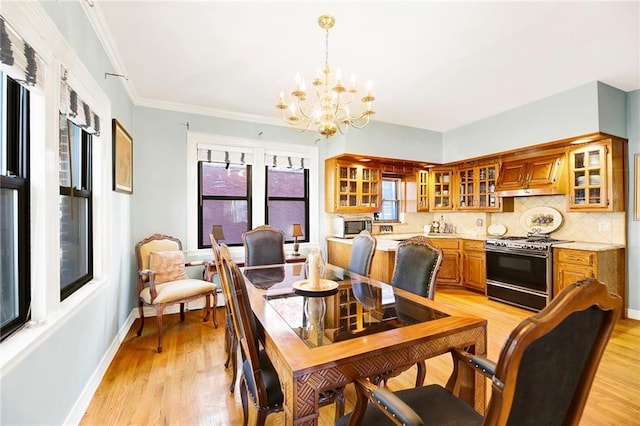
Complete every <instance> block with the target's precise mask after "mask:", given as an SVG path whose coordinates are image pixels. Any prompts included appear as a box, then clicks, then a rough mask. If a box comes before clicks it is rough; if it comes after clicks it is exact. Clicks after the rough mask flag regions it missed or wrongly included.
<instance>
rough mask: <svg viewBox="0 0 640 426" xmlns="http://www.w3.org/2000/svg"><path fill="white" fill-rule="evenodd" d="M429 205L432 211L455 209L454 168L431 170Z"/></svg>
mask: <svg viewBox="0 0 640 426" xmlns="http://www.w3.org/2000/svg"><path fill="white" fill-rule="evenodd" d="M429 175H430V176H429V177H430V179H429V205H430V210H431V211H439V210H453V209H454V205H453V200H454V193H453V191H454V184H453V179H454V176H455V175H454V169H453V168H447V169H436V168H433V169H431V170H430V171H429Z"/></svg>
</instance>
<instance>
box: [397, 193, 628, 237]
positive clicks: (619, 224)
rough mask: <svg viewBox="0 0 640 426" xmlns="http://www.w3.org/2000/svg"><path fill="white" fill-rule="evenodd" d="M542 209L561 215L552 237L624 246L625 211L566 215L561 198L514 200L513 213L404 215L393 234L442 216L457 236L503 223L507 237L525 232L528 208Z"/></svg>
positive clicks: (415, 228)
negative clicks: (523, 217)
mask: <svg viewBox="0 0 640 426" xmlns="http://www.w3.org/2000/svg"><path fill="white" fill-rule="evenodd" d="M543 206H546V207H553V208H554V209H556V210H558V211H559V212H560V213H561V215H562V219H563V220H562V225H561V226H560V227H559V228H558V229H557V230H555V231H554V232H553V233H552V237H553V238H556V239H562V240H572V241H586V242H602V243H611V244H626V221H625V213H624V212H616V213H580V212H567V211H566V209H567V203H566V198H565V196H564V195H551V196H537V197H515V200H514V211H513V212H512V213H467V212H464V213H462V212H444V213H440V212H437V213H405V214H404V221H403V223H402V224H398V225H395V226H394V232H395V233H413V232H422V229H423V226H424V225H425V224H429V223H431V222H432V221H433V220H434V219H440V216H444V221H445V222H448V223H453V224H454V225H455V227H456V231H457V233H459V234H471V235H486V233H487V227H488V226H489V225H492V224H502V225H504V226H505V227H506V228H507V235H525V234H526V232H527V231H526V230H525V229H524V228H523V227H522V226H521V225H520V217H521V216H522V214H523V213H524V212H525V211H527V210H528V209H530V208H533V207H543ZM480 223H481V224H480Z"/></svg>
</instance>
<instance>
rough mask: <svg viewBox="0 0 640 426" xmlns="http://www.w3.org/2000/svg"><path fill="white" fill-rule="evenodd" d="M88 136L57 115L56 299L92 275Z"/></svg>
mask: <svg viewBox="0 0 640 426" xmlns="http://www.w3.org/2000/svg"><path fill="white" fill-rule="evenodd" d="M91 140H92V136H91V135H90V134H89V133H87V132H85V131H84V130H83V129H81V128H80V127H78V126H77V125H76V124H74V123H72V122H71V121H69V120H67V118H66V116H65V115H63V114H61V115H60V145H59V146H60V156H59V158H60V204H59V208H60V299H61V300H64V299H65V298H67V297H68V296H70V295H71V294H73V292H75V291H76V290H78V289H79V288H81V287H82V286H83V285H84V284H86V283H87V282H89V281H90V280H91V279H92V278H93V249H92V248H93V241H92V239H93V237H92V235H93V233H92V216H93V215H92V202H91V157H92V156H91Z"/></svg>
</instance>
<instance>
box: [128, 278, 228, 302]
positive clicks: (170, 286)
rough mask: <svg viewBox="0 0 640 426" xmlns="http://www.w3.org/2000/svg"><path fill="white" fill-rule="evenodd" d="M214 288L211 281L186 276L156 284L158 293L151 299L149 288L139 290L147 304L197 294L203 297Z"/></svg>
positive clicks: (170, 300)
mask: <svg viewBox="0 0 640 426" xmlns="http://www.w3.org/2000/svg"><path fill="white" fill-rule="evenodd" d="M215 288H216V286H215V284H213V283H211V282H208V281H203V280H196V279H192V278H186V279H182V280H177V281H171V282H167V283H163V284H159V285H156V291H157V292H158V295H157V296H156V298H155V299H153V300H151V288H150V287H145V288H144V289H143V290H142V291H141V292H140V298H141V299H142V300H143V301H144V303H146V304H148V305H151V304H159V303H167V302H172V301H175V300H181V299H185V298H187V297H191V296H196V295H198V294H201V295H202V296H203V297H204V295H205V294H206V293H207V292H208V291H213V290H214V289H215Z"/></svg>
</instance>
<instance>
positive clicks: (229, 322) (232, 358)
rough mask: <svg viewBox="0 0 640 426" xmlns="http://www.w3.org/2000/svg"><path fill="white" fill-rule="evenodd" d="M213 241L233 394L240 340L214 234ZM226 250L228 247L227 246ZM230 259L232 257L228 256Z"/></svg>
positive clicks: (226, 363)
mask: <svg viewBox="0 0 640 426" xmlns="http://www.w3.org/2000/svg"><path fill="white" fill-rule="evenodd" d="M209 239H210V240H211V250H212V251H213V263H214V268H215V271H216V273H215V277H216V279H217V280H218V282H219V283H220V287H221V288H222V295H223V296H224V300H225V304H224V309H225V329H224V350H225V354H226V355H227V359H226V360H225V361H224V368H229V364H231V372H232V373H231V374H232V376H231V384H230V385H229V392H231V393H233V391H234V390H235V388H236V380H237V378H238V339H237V338H236V333H235V330H234V327H233V317H232V315H231V308H230V306H231V305H230V303H229V298H230V297H231V294H230V293H229V292H228V290H227V287H228V286H224V285H223V281H222V279H223V278H222V276H223V275H222V274H223V273H224V272H223V270H222V253H221V248H220V245H219V244H218V242H217V241H216V239H215V238H214V236H213V234H209ZM225 249H226V246H225ZM228 257H230V255H228Z"/></svg>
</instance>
